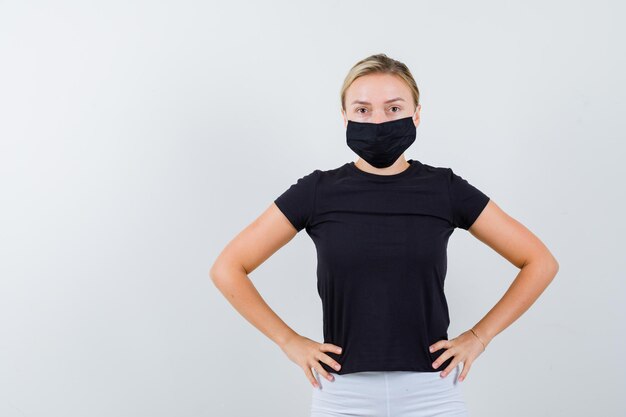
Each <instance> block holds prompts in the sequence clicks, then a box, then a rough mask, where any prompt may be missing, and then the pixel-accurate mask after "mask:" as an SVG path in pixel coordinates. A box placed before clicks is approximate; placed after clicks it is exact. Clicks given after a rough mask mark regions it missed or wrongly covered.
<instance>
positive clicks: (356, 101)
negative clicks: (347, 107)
mask: <svg viewBox="0 0 626 417" xmlns="http://www.w3.org/2000/svg"><path fill="white" fill-rule="evenodd" d="M394 101H406V100H404V99H403V98H402V97H396V98H392V99H391V100H387V101H385V104H387V103H393V102H394ZM351 104H372V103H370V102H369V101H361V100H354V101H353V102H352V103H351Z"/></svg>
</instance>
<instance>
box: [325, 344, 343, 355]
mask: <svg viewBox="0 0 626 417" xmlns="http://www.w3.org/2000/svg"><path fill="white" fill-rule="evenodd" d="M320 350H321V351H323V352H334V353H341V350H342V349H341V347H339V346H337V345H333V344H331V343H322V344H321V345H320Z"/></svg>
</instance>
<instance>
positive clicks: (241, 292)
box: [210, 266, 296, 346]
mask: <svg viewBox="0 0 626 417" xmlns="http://www.w3.org/2000/svg"><path fill="white" fill-rule="evenodd" d="M210 276H211V280H212V281H213V283H214V284H215V286H216V287H217V288H218V289H219V290H220V292H221V293H222V294H223V295H224V297H225V298H226V299H227V300H228V302H230V304H231V305H232V306H233V307H234V308H235V309H236V310H237V311H238V312H239V314H241V315H242V316H243V317H244V318H245V319H246V320H247V321H248V322H249V323H251V324H252V325H253V326H254V327H256V328H257V329H258V330H259V331H260V332H261V333H263V334H264V335H265V336H267V337H268V338H270V339H271V340H272V341H273V342H274V343H276V344H277V345H279V346H282V345H283V344H284V343H285V342H286V340H287V339H289V338H290V337H291V336H294V335H295V334H296V332H294V331H293V329H291V328H290V327H289V326H288V325H287V324H286V323H285V322H284V321H283V320H282V319H281V318H280V317H278V315H277V314H276V313H275V312H274V311H273V310H272V309H271V308H270V306H269V305H268V304H267V303H266V302H265V300H264V299H263V298H262V297H261V294H259V292H258V291H257V289H256V287H255V286H254V284H253V283H252V281H251V280H250V278H249V277H248V274H247V273H246V271H245V270H244V269H243V268H242V267H235V266H214V267H213V268H211V272H210Z"/></svg>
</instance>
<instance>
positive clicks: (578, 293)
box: [0, 0, 626, 417]
mask: <svg viewBox="0 0 626 417" xmlns="http://www.w3.org/2000/svg"><path fill="white" fill-rule="evenodd" d="M624 11H625V10H624V6H623V4H622V3H621V2H618V1H612V2H609V1H596V2H582V1H530V2H529V1H524V2H511V1H507V2H504V1H490V2H487V1H473V2H465V1H452V2H439V1H428V2H426V1H420V2H415V1H411V2H408V1H399V2H378V1H377V2H373V1H316V2H311V3H301V2H293V1H291V2H287V1H284V2H277V1H276V2H253V1H246V2H241V1H233V2H219V3H218V2H206V1H205V2H201V1H195V2H192V1H181V0H178V1H144V2H138V1H123V2H122V1H106V2H105V1H102V2H84V1H83V2H79V1H75V2H70V1H54V2H24V1H19V2H17V1H16V2H12V1H0V210H1V216H0V256H1V261H0V415H2V416H3V417H35V416H46V417H51V416H54V417H56V416H59V417H61V416H63V417H70V416H81V417H83V416H90V417H99V416H117V417H122V416H124V417H125V416H151V417H159V416H176V417H187V416H190V417H191V416H193V417H195V416H221V417H226V416H270V415H271V416H289V417H292V416H307V415H308V407H309V405H310V398H311V393H312V389H313V388H312V387H311V385H310V383H309V381H308V380H307V379H306V378H305V375H304V373H303V372H302V370H301V369H300V368H299V367H297V366H296V365H295V364H294V363H293V362H291V361H290V360H289V359H288V358H287V357H286V356H285V355H284V354H283V353H282V351H281V350H280V349H279V348H278V346H277V345H275V344H274V343H273V342H271V341H270V340H269V339H267V338H266V337H265V336H263V334H261V333H260V332H259V331H257V330H256V329H255V328H254V327H252V326H251V325H250V324H249V323H248V322H247V321H245V320H244V319H243V318H242V317H241V316H239V315H238V314H237V313H236V311H235V310H234V309H233V308H232V307H231V305H230V304H229V303H228V302H227V301H226V299H225V298H223V296H222V295H221V294H220V293H219V291H218V290H217V289H216V288H215V287H214V285H213V284H212V282H211V281H210V279H209V276H208V271H209V268H210V266H211V264H212V263H213V261H214V260H215V258H216V257H217V255H218V254H219V252H220V251H221V250H222V248H223V247H224V246H225V245H226V243H227V242H228V241H229V240H230V239H231V238H232V237H234V236H235V234H237V233H238V232H239V231H240V230H241V229H243V228H244V227H245V226H246V225H247V224H248V223H250V222H251V221H252V220H254V218H256V216H258V215H259V214H260V213H261V212H262V211H263V210H265V208H267V207H268V205H269V204H271V202H272V201H273V199H274V198H275V197H277V196H278V195H279V194H280V193H282V192H283V191H284V190H285V189H287V187H288V186H289V185H290V184H291V183H293V182H295V180H296V179H297V178H299V177H301V176H303V175H305V174H307V173H309V172H311V171H312V170H314V169H316V168H319V169H332V168H335V167H338V166H340V165H342V164H344V163H345V162H348V161H351V160H356V159H357V157H356V155H355V154H354V153H352V151H351V150H350V149H349V148H348V147H347V146H346V144H345V130H344V127H343V125H342V120H341V117H340V113H339V109H340V107H339V89H340V87H341V83H342V81H343V78H344V77H345V75H346V74H347V72H348V70H349V69H350V67H351V66H352V65H354V64H355V63H356V62H357V61H358V60H360V59H362V58H364V57H366V56H368V55H371V54H374V53H379V52H383V53H386V54H387V55H389V56H390V57H392V58H395V59H398V60H400V61H402V62H404V63H406V64H407V65H408V66H409V68H410V69H411V71H412V72H413V75H414V76H415V78H416V80H417V83H418V86H419V88H420V92H421V104H422V113H421V115H422V121H421V124H420V126H419V128H418V134H417V141H416V142H415V144H414V145H413V146H412V147H411V148H409V150H408V151H407V152H406V154H405V156H406V157H407V159H408V158H416V159H419V160H420V161H422V162H423V163H427V164H431V165H435V166H446V167H452V168H453V169H454V170H455V172H456V173H458V174H460V175H462V176H463V177H464V178H466V179H468V180H469V181H470V182H471V183H472V184H474V185H475V186H477V187H478V188H480V189H481V190H482V191H484V192H485V193H486V194H488V195H489V196H490V197H491V198H492V199H493V200H494V201H495V202H497V203H498V204H499V205H500V206H501V207H502V208H503V209H504V210H505V211H507V212H508V213H509V214H510V215H512V216H513V217H515V218H516V219H518V220H519V221H521V222H522V223H523V224H525V225H526V226H527V227H528V228H529V229H531V230H532V231H533V232H534V233H535V234H537V235H538V236H539V237H540V238H541V239H542V240H543V241H544V243H545V244H546V245H547V246H548V247H549V248H550V249H551V251H552V252H553V254H554V255H555V256H556V258H557V260H558V261H559V263H560V271H559V274H558V275H557V277H556V279H555V280H554V281H553V283H552V284H551V285H550V286H549V287H548V289H547V290H546V291H545V292H544V294H543V295H542V297H541V298H540V299H539V301H538V302H537V303H536V304H535V305H533V306H532V307H531V309H530V310H529V311H528V312H527V313H526V314H525V315H523V316H522V317H521V318H520V319H519V320H518V321H517V322H515V323H514V324H513V325H512V326H510V327H509V328H508V329H506V330H505V331H504V332H502V333H501V334H499V335H498V336H497V337H496V338H495V339H494V340H493V341H492V343H491V344H490V345H489V347H488V350H487V351H486V352H485V353H484V354H482V355H481V356H480V357H479V358H478V360H477V361H476V362H475V363H474V364H473V366H472V369H471V371H470V373H469V375H468V378H467V380H466V381H464V382H463V383H462V387H463V390H464V394H465V396H466V399H467V403H468V406H469V408H470V412H471V413H472V415H473V416H503V415H506V416H510V417H514V416H589V415H602V416H618V415H623V414H621V413H623V403H622V398H621V396H622V394H623V393H624V391H625V390H626V382H625V380H626V378H625V376H624V373H623V367H622V364H623V353H624V351H625V343H624V340H625V337H624V330H625V328H624V327H625V326H624V320H623V317H624V316H625V310H626V308H625V307H624V306H625V302H626V299H625V296H624V294H625V289H626V276H625V273H624V259H625V257H624V243H623V240H622V239H623V237H624V232H625V231H626V230H625V226H624V223H625V222H624V219H625V215H624V213H625V207H624V202H625V192H624V189H625V187H624V178H625V174H626V172H625V171H626V170H625V168H624V165H623V162H624V157H625V156H626V155H625V154H626V153H625V146H624V141H625V140H626V137H625V136H626V135H625V134H624V127H625V120H626V118H625V117H624V110H625V108H624V107H625V106H624V103H625V100H624V95H625V93H626V92H625V88H624V87H625V82H624V76H623V74H624V73H626V65H625V55H624V43H623V39H625V38H626V33H624V32H625V30H624V26H623V17H624ZM516 273H517V269H516V268H515V267H514V266H512V265H511V264H509V263H508V262H507V261H506V260H504V259H503V258H501V257H500V256H499V255H498V254H497V253H495V252H494V251H492V250H491V249H489V248H488V247H487V246H485V245H483V244H481V243H480V242H479V241H478V240H476V239H474V238H473V237H472V236H471V235H470V234H469V233H467V232H465V231H463V230H461V229H458V230H457V231H456V232H455V233H454V234H453V236H452V237H451V239H450V245H449V267H448V276H447V279H446V293H447V295H448V302H449V305H450V313H451V320H452V322H451V326H450V329H449V334H450V337H455V336H457V335H458V334H459V333H461V332H462V331H465V330H467V329H468V328H469V327H471V326H472V325H473V324H475V323H476V322H477V321H478V320H479V319H480V318H481V317H482V316H483V315H484V314H485V313H487V311H488V310H489V309H490V308H491V307H492V306H493V304H495V303H496V302H497V301H498V300H499V298H500V297H501V296H502V294H503V293H504V291H505V290H506V289H507V287H508V285H509V284H510V282H511V281H512V279H513V278H514V277H515V274H516ZM250 277H251V278H252V279H253V281H254V283H255V285H257V288H258V289H259V291H260V292H261V294H262V295H263V297H264V298H265V299H266V301H267V302H268V303H269V304H270V306H272V308H273V309H274V310H275V311H276V312H277V313H278V314H279V315H280V316H281V317H282V318H283V319H284V320H285V321H286V322H287V323H288V324H289V325H290V326H291V327H293V328H294V330H296V331H297V332H299V333H301V334H303V335H305V336H307V337H310V338H313V339H315V340H318V341H322V339H321V338H322V325H321V320H322V314H321V301H320V299H319V296H318V295H317V292H316V277H315V248H314V246H313V243H312V241H311V240H310V238H309V237H308V236H307V235H306V233H305V232H304V231H303V232H301V233H300V234H299V235H298V236H296V238H295V239H294V240H293V241H292V242H290V243H289V244H288V245H287V246H285V247H284V248H283V249H281V250H280V251H279V252H277V253H276V255H275V256H273V257H272V258H271V259H270V260H268V261H267V262H266V263H265V264H263V265H262V266H261V267H260V268H259V269H257V270H256V271H254V272H253V273H252V274H251V275H250Z"/></svg>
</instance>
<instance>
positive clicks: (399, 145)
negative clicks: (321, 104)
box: [346, 116, 417, 168]
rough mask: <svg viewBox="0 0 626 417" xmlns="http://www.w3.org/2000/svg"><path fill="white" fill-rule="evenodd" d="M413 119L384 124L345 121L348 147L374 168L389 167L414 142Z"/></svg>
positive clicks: (415, 131) (391, 121)
mask: <svg viewBox="0 0 626 417" xmlns="http://www.w3.org/2000/svg"><path fill="white" fill-rule="evenodd" d="M416 135H417V130H416V129H415V123H413V116H408V117H403V118H402V119H396V120H390V121H388V122H383V123H362V122H353V121H352V120H348V126H347V129H346V139H347V143H348V147H350V149H352V150H353V151H354V152H356V154H357V155H359V156H360V157H361V158H363V159H365V160H366V161H367V162H368V163H369V164H370V165H372V166H375V167H376V168H386V167H388V166H391V165H392V164H393V163H394V162H396V160H397V159H398V158H399V157H400V155H402V153H403V152H404V151H406V150H407V148H408V147H409V146H411V145H412V144H413V142H415V137H416Z"/></svg>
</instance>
